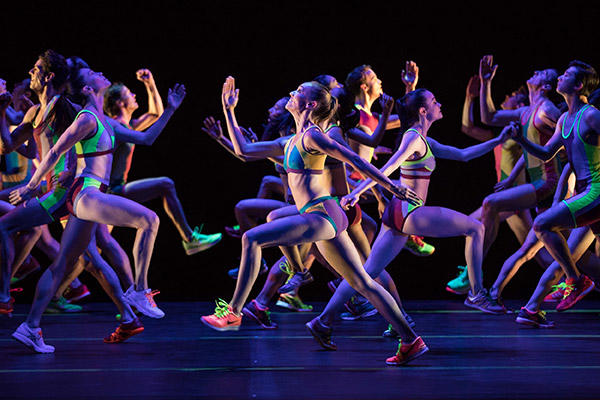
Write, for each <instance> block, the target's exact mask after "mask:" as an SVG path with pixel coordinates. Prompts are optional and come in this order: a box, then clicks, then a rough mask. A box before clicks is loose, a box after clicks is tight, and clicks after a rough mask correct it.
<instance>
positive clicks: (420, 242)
mask: <svg viewBox="0 0 600 400" xmlns="http://www.w3.org/2000/svg"><path fill="white" fill-rule="evenodd" d="M410 238H411V240H412V241H413V242H415V243H416V244H417V245H418V246H419V247H423V246H425V242H423V236H417V235H411V236H410Z"/></svg>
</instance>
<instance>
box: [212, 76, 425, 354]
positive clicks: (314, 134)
mask: <svg viewBox="0 0 600 400" xmlns="http://www.w3.org/2000/svg"><path fill="white" fill-rule="evenodd" d="M237 99H238V90H236V89H235V81H234V79H233V78H232V77H229V78H227V80H226V81H225V84H224V86H223V98H222V100H223V108H224V112H225V113H226V114H227V115H228V118H227V120H228V121H230V123H231V124H232V125H233V126H231V127H230V129H229V132H230V133H231V134H232V136H231V140H232V142H233V144H234V145H235V147H236V153H240V154H246V155H256V156H263V157H264V156H280V155H284V158H285V164H284V165H285V166H286V169H287V171H288V174H289V182H290V188H291V190H292V194H293V196H294V199H295V200H296V205H297V207H298V210H299V211H300V214H299V215H298V214H296V215H290V216H288V217H283V218H279V219H277V220H275V221H272V222H268V223H266V224H263V225H260V226H257V227H255V228H253V229H250V230H248V231H247V232H246V233H244V236H243V238H242V246H243V247H242V259H241V263H240V274H239V278H238V280H237V284H236V290H235V293H234V295H233V299H232V300H231V302H230V304H227V303H225V302H224V301H222V300H220V301H219V302H218V303H217V308H216V309H215V314H213V315H210V316H203V317H202V321H203V322H204V323H205V324H206V325H208V326H209V327H211V328H213V329H216V330H237V329H239V327H240V325H241V320H242V314H241V309H242V307H243V305H244V303H245V302H246V299H247V298H248V295H249V293H250V290H251V288H252V286H253V284H254V281H255V280H256V276H257V274H258V269H259V260H260V254H261V248H262V247H268V246H277V245H286V246H293V245H298V244H302V243H307V242H316V243H317V247H318V248H319V251H320V252H321V254H323V256H324V257H325V259H326V260H327V261H328V262H329V263H330V264H331V265H332V266H333V267H334V268H336V269H337V270H338V271H339V272H340V274H341V275H342V276H343V277H344V278H345V279H346V280H348V281H350V282H351V283H352V284H353V285H354V286H355V287H356V288H357V289H358V290H359V291H360V292H361V293H362V294H363V295H364V296H365V297H367V299H369V301H370V302H371V303H372V304H373V305H375V306H376V308H377V309H378V310H379V312H380V313H381V314H382V315H383V316H384V317H385V318H386V319H388V320H389V321H390V322H391V323H392V324H393V325H394V328H395V329H397V330H398V331H399V332H400V334H401V337H402V339H401V344H400V345H399V350H398V353H397V355H396V356H394V357H392V358H390V359H388V362H389V363H393V364H403V363H406V362H408V361H410V360H412V359H414V358H416V357H418V356H420V355H422V354H423V353H425V352H426V351H427V350H428V348H427V346H426V345H425V343H424V342H423V340H422V339H421V338H420V337H417V336H416V334H415V333H414V331H413V330H412V329H411V328H410V327H409V326H408V324H407V322H406V320H405V319H404V317H403V316H402V313H401V312H400V310H399V308H398V306H397V305H396V303H395V301H394V299H393V298H392V297H391V295H390V294H389V293H387V292H386V291H385V290H384V289H383V288H382V287H381V286H380V285H379V284H377V283H375V282H374V281H373V280H372V279H371V278H370V277H369V276H368V275H367V274H366V273H365V272H364V269H363V268H362V266H361V265H360V258H359V255H358V252H357V251H356V249H355V248H354V246H353V245H352V243H351V242H350V239H349V238H348V234H347V232H346V231H345V229H346V226H347V224H348V221H347V219H346V216H345V214H344V212H343V211H342V209H341V208H340V207H339V205H338V204H337V202H336V200H335V199H334V198H332V197H331V196H329V193H328V188H327V187H326V186H324V185H323V184H322V182H321V178H322V170H323V165H324V163H325V157H326V156H327V155H329V156H333V157H335V158H338V159H340V160H341V161H344V162H347V163H349V164H350V165H352V166H353V167H354V168H355V169H357V170H359V171H360V172H361V173H364V174H366V175H367V176H370V177H373V178H374V179H376V181H377V182H379V183H380V184H382V186H384V187H385V188H386V189H388V190H391V191H392V192H393V193H394V194H395V195H396V196H399V197H401V198H403V199H405V200H407V201H409V202H410V203H412V204H416V203H418V202H419V199H418V197H416V195H415V194H414V193H413V192H412V191H410V190H407V189H406V188H404V187H397V186H395V185H394V184H393V183H392V182H391V181H390V180H389V179H387V178H385V177H383V176H382V175H381V174H380V173H378V171H377V169H376V168H374V167H373V166H372V165H370V164H369V163H367V162H366V161H364V160H363V159H361V158H360V157H358V156H357V155H356V154H354V153H352V152H351V151H349V150H348V149H346V148H345V147H343V146H340V145H339V144H337V143H336V142H335V141H333V140H331V139H329V138H328V137H326V136H325V135H323V133H322V131H323V130H325V129H326V128H327V126H328V124H329V120H330V119H331V118H332V117H333V115H334V113H335V110H336V107H337V101H336V99H335V98H334V97H332V96H331V95H330V94H329V91H328V90H327V89H326V88H325V87H323V86H322V85H320V84H318V83H316V82H315V83H304V84H302V85H300V86H299V87H298V89H297V90H295V91H293V92H292V93H290V100H289V102H288V104H287V106H286V108H287V109H288V111H290V113H292V115H293V116H294V119H295V120H296V127H297V132H298V133H297V134H296V135H295V136H294V137H293V138H292V139H290V140H288V141H285V140H284V139H278V140H275V141H272V142H257V143H245V141H244V140H243V138H241V134H240V133H239V130H238V129H236V128H237V123H236V121H235V115H233V109H234V108H235V106H236V104H237ZM228 123H229V122H228ZM308 328H309V330H311V332H313V334H316V333H315V332H316V331H317V330H319V331H321V330H322V329H323V328H322V327H320V326H316V325H312V324H310V325H308ZM316 335H317V336H321V334H320V333H319V334H316Z"/></svg>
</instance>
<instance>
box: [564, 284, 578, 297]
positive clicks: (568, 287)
mask: <svg viewBox="0 0 600 400" xmlns="http://www.w3.org/2000/svg"><path fill="white" fill-rule="evenodd" d="M563 283H564V284H565V294H563V300H564V299H566V298H567V297H569V295H570V294H571V292H572V291H573V289H575V283H567V282H563Z"/></svg>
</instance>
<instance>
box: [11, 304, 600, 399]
mask: <svg viewBox="0 0 600 400" xmlns="http://www.w3.org/2000/svg"><path fill="white" fill-rule="evenodd" d="M590 297H593V298H594V299H596V298H597V296H596V295H595V294H593V295H592V296H590ZM522 304H523V302H520V301H507V305H508V306H509V307H514V308H517V307H518V306H520V305H522ZM159 305H160V306H161V308H162V309H163V310H164V311H165V312H166V314H167V315H166V317H165V318H163V319H162V320H151V319H149V318H144V320H143V322H144V325H145V328H146V330H145V331H144V332H143V333H142V334H140V335H138V336H136V337H133V338H131V339H130V340H129V341H127V342H125V343H123V344H118V345H108V344H104V343H103V342H102V337H103V336H106V335H107V334H109V333H110V332H112V330H113V329H114V328H115V327H116V326H117V323H116V322H115V320H114V312H113V311H112V310H113V307H112V306H111V305H110V304H108V303H91V304H86V305H85V312H84V313H81V314H62V315H46V316H45V317H44V319H43V325H42V326H43V330H44V337H45V340H46V342H47V343H49V344H52V345H54V346H56V353H54V354H51V355H41V354H34V353H32V352H31V351H29V350H28V349H27V348H25V347H23V346H22V345H21V344H19V343H17V342H16V341H14V340H12V338H11V337H10V334H11V333H12V331H13V330H14V329H15V328H16V327H17V326H18V324H19V323H21V322H22V321H23V320H24V318H25V312H27V310H28V305H23V304H18V305H17V307H16V309H15V314H14V316H13V318H12V319H8V318H2V319H0V356H1V361H0V382H1V383H2V386H1V389H0V398H2V399H24V398H28V399H46V398H61V399H96V398H98V399H108V398H121V399H195V398H209V399H210V398H226V399H233V398H245V399H286V400H287V399H290V400H291V399H392V398H402V399H438V398H450V399H479V398H494V399H507V398H518V399H551V398H561V399H565V398H589V399H598V398H600V379H599V377H600V342H599V339H600V316H599V312H600V301H597V300H589V301H586V300H584V301H582V302H581V304H580V305H578V308H577V309H575V310H572V311H568V312H565V313H560V314H559V313H554V312H551V313H550V312H549V313H548V317H549V319H551V320H553V321H555V322H556V327H555V328H554V329H535V328H527V327H523V326H520V325H518V324H516V323H515V322H514V318H515V315H514V314H510V315H502V316H490V315H485V314H483V313H480V312H477V311H471V310H470V309H467V308H466V307H464V306H463V305H462V303H461V302H460V301H459V300H458V299H456V300H450V301H406V303H405V307H406V309H407V310H408V312H409V313H410V314H411V315H412V316H413V318H414V320H415V321H416V323H417V326H416V328H415V329H416V331H417V333H418V334H420V335H421V336H422V337H423V338H424V340H425V341H426V343H427V345H428V346H429V348H430V352H429V353H427V354H426V355H424V356H423V357H421V358H419V359H417V360H415V361H413V362H412V363H410V364H409V365H408V366H405V367H399V368H398V367H388V366H386V365H385V359H386V358H387V357H389V356H391V355H393V354H394V353H395V350H396V348H397V344H396V343H397V342H394V341H393V340H391V339H386V338H383V337H381V333H382V332H383V330H384V329H385V328H386V327H387V324H386V323H385V322H384V321H383V319H382V318H381V317H380V316H379V315H376V316H373V317H370V318H369V319H367V320H362V321H355V322H346V321H340V322H339V323H337V324H336V326H335V330H334V340H335V341H336V342H337V344H338V350H337V351H335V352H330V351H324V350H321V348H320V347H319V346H318V345H317V343H316V342H315V341H314V340H313V338H312V336H310V334H309V333H308V332H307V330H306V329H305V327H304V324H305V323H306V322H307V321H308V320H310V319H311V318H313V316H315V315H316V313H315V312H312V313H292V312H285V311H282V312H273V314H272V318H273V319H274V320H275V321H276V322H278V323H279V329H277V330H271V331H266V330H262V329H260V328H259V327H258V326H257V325H255V324H254V323H252V321H245V324H244V325H243V326H242V329H241V330H240V331H238V332H226V333H220V332H216V331H213V330H211V329H209V328H207V327H206V326H204V325H203V324H202V323H201V321H200V316H201V315H203V314H208V313H212V310H213V305H212V304H211V303H159ZM314 305H315V308H316V309H318V310H319V309H322V307H323V306H324V304H323V303H316V304H314ZM275 311H279V310H275Z"/></svg>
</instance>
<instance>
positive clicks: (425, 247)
mask: <svg viewBox="0 0 600 400" xmlns="http://www.w3.org/2000/svg"><path fill="white" fill-rule="evenodd" d="M404 248H405V249H406V250H408V251H410V252H411V253H413V254H414V255H415V256H421V257H426V256H430V255H432V254H433V252H434V251H435V247H433V246H432V245H430V244H429V243H425V242H424V241H423V236H416V235H410V236H409V237H408V240H407V241H406V243H405V244H404Z"/></svg>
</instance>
